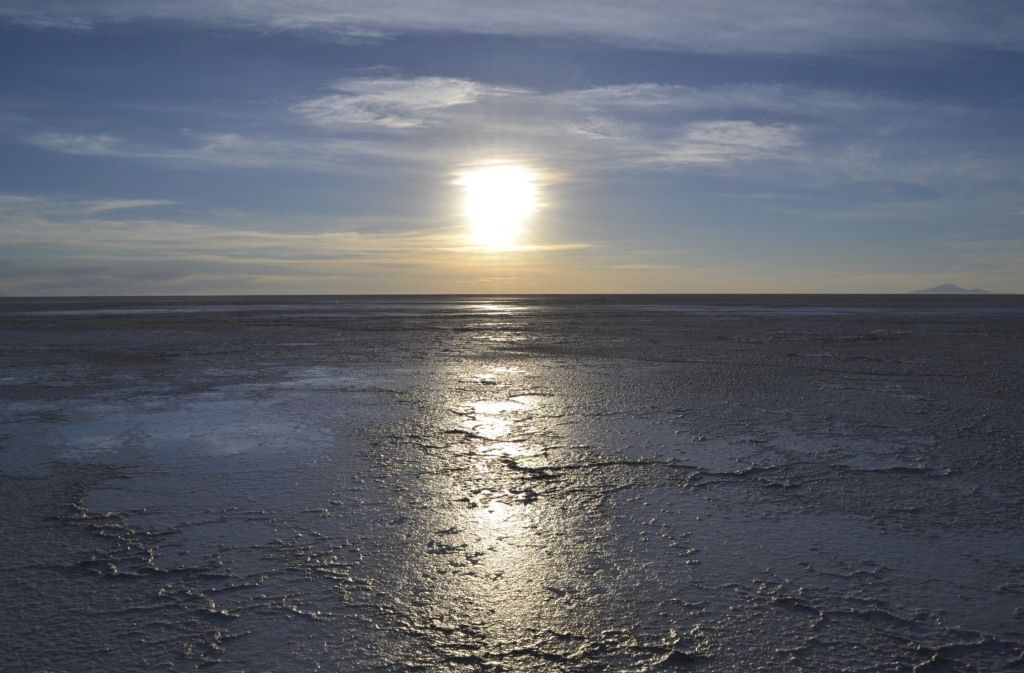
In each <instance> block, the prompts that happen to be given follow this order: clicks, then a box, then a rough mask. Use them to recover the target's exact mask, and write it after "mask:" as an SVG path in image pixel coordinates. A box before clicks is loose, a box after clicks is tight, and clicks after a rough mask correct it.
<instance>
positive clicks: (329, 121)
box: [291, 77, 523, 129]
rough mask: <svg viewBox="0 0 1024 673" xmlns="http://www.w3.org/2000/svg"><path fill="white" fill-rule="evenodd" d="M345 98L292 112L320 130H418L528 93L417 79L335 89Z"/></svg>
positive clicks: (351, 82) (366, 81) (349, 82)
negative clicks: (446, 114)
mask: <svg viewBox="0 0 1024 673" xmlns="http://www.w3.org/2000/svg"><path fill="white" fill-rule="evenodd" d="M332 88H333V89H335V90H336V91H338V92H339V93H337V94H332V95H330V96H324V97H322V98H315V99H312V100H308V101H304V102H302V103H299V104H297V105H294V106H292V107H291V111H292V112H294V113H295V114H297V115H299V116H300V117H302V118H303V119H305V120H306V121H308V122H309V123H311V124H314V125H316V126H323V127H327V128H335V127H345V126H359V125H366V126H383V127H386V128H393V129H400V128H414V127H420V126H429V125H432V124H433V123H435V120H434V119H433V115H434V114H435V113H436V112H437V111H439V110H444V109H446V108H451V107H455V106H458V105H468V104H470V103H475V102H477V101H478V100H480V99H481V98H482V97H484V96H502V95H510V94H516V93H523V92H522V90H519V89H511V88H503V87H496V86H488V85H485V84H482V83H480V82H474V81H470V80H465V79H455V78H450V77H419V78H415V79H400V78H397V77H394V78H384V79H370V78H360V79H346V80H341V81H339V82H337V83H336V84H335V85H334V86H333V87H332Z"/></svg>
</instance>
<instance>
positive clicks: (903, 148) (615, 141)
mask: <svg viewBox="0 0 1024 673" xmlns="http://www.w3.org/2000/svg"><path fill="white" fill-rule="evenodd" d="M332 89H333V91H332V92H331V93H329V94H327V95H319V96H310V97H309V98H307V99H305V100H301V101H298V102H295V103H291V104H290V105H287V106H281V107H279V108H278V109H277V111H276V114H277V115H278V120H277V121H278V122H279V123H277V125H276V126H274V127H272V128H271V127H268V128H267V130H265V131H263V132H262V133H255V132H252V131H250V132H247V133H242V132H238V131H234V130H225V131H223V132H203V133H198V132H193V131H182V132H181V133H180V134H179V136H178V137H179V138H180V142H179V143H176V144H168V143H167V140H166V136H164V137H163V138H162V139H161V140H160V141H155V140H149V141H146V140H142V139H131V138H121V137H117V136H115V135H113V134H112V133H105V134H97V135H83V134H72V133H66V132H62V131H60V130H51V131H46V132H39V133H35V134H34V135H31V136H30V137H29V142H31V143H32V144H34V145H36V146H37V147H42V148H45V149H48V150H51V151H55V152H61V153H67V154H77V155H88V154H91V155H96V156H119V157H124V158H130V159H144V160H149V161H158V162H166V163H170V164H173V165H182V166H199V167H203V166H206V167H238V168H256V169H258V168H273V169H278V170H279V169H291V170H303V171H314V172H321V173H330V174H344V173H349V172H359V173H363V174H365V173H366V172H367V171H368V170H371V165H370V164H371V163H373V162H377V163H378V164H379V165H380V166H382V167H383V166H389V167H390V168H388V170H403V171H408V170H421V171H428V172H433V173H435V174H436V172H437V171H438V170H439V169H440V170H445V169H446V168H451V167H452V166H454V165H456V164H460V163H466V162H467V161H472V160H475V159H481V158H482V159H487V158H492V157H493V155H495V154H498V155H500V154H507V153H508V149H507V148H512V149H513V150H514V151H516V152H518V153H519V155H520V157H521V158H523V159H525V160H533V161H535V162H537V163H538V164H540V165H546V166H550V167H552V168H555V169H557V170H564V171H567V172H571V173H574V174H577V175H579V174H582V173H593V172H601V171H607V170H613V169H614V170H618V169H628V170H652V169H657V170H674V171H687V170H701V171H714V170H723V169H730V168H732V167H735V166H737V165H744V164H748V165H754V164H763V163H765V162H784V163H785V165H786V166H787V167H788V169H794V170H803V171H804V173H805V175H806V177H807V179H809V180H812V181H815V182H819V183H820V182H821V181H824V180H832V181H837V182H843V181H846V182H856V181H871V180H873V181H878V180H895V181H901V182H908V183H914V184H926V183H936V182H942V181H945V182H947V183H949V182H952V181H953V180H960V181H967V182H970V181H977V180H979V179H982V178H983V177H985V176H988V177H987V178H986V179H992V180H996V179H1006V178H1007V176H1013V175H1016V174H1017V170H1018V168H1019V165H1020V161H1019V159H1018V158H1017V155H1016V154H1015V153H1013V152H1009V151H1008V150H1007V148H1005V147H993V148H990V149H989V150H987V151H988V152H989V153H990V154H986V153H985V151H986V150H985V148H984V147H983V146H981V145H979V144H977V143H975V142H973V135H972V133H973V130H974V129H973V128H964V125H965V124H967V125H969V120H971V119H976V118H977V116H976V115H975V116H973V117H972V115H971V114H969V113H970V112H971V111H970V110H966V109H964V108H961V107H954V106H950V105H936V104H934V103H933V102H931V101H922V100H909V99H900V98H896V97H893V96H891V95H890V96H883V95H873V94H870V93H867V94H865V93H859V92H858V93H853V92H846V91H838V90H830V89H822V88H812V87H805V86H795V85H790V86H782V85H725V86H708V87H692V86H679V85H666V84H656V83H643V82H641V83H631V84H622V85H615V86H602V87H591V88H585V89H567V90H562V91H539V90H530V89H526V88H522V87H505V86H496V85H492V84H487V83H484V82H479V81H474V80H469V79H465V78H446V77H401V76H397V75H388V76H384V77H361V78H349V79H343V80H339V81H337V82H335V84H334V85H333V87H332ZM280 122H287V123H280ZM295 122H299V124H296V123H295ZM948 129H956V130H957V133H948V132H947V130H948ZM956 138H962V139H967V142H968V143H969V144H963V143H964V142H965V141H964V140H961V141H957V140H956ZM956 142H961V143H962V146H961V147H957V146H956V144H955V143H956ZM488 155H490V156H488ZM939 157H942V159H943V160H942V161H937V158H939ZM382 170H383V168H382Z"/></svg>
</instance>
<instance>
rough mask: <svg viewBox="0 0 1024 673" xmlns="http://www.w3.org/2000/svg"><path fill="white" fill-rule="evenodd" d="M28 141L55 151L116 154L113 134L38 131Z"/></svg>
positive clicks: (115, 142) (116, 143)
mask: <svg viewBox="0 0 1024 673" xmlns="http://www.w3.org/2000/svg"><path fill="white" fill-rule="evenodd" d="M29 142H31V143H32V144H33V145H37V146H39V147H43V148H46V149H48V150H53V151H55V152H63V153H64V154H86V155H111V154H117V145H118V141H117V139H116V138H114V137H113V136H109V135H82V134H74V133H40V134H38V135H34V136H32V137H31V138H30V139H29Z"/></svg>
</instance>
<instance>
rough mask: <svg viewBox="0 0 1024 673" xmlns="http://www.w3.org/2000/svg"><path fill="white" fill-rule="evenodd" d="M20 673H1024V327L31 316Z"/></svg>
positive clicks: (619, 318) (569, 309)
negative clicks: (156, 672) (318, 672)
mask: <svg viewBox="0 0 1024 673" xmlns="http://www.w3.org/2000/svg"><path fill="white" fill-rule="evenodd" d="M0 348H2V350H0V399H2V400H3V403H2V406H0V422H2V425H0V508H2V511H3V519H2V524H0V536H2V540H0V541H2V547H0V570H2V572H3V579H4V581H3V583H2V584H0V608H2V610H0V633H2V634H3V638H2V639H0V661H3V662H4V663H3V670H5V671H12V672H21V671H26V672H27V671H96V672H100V671H102V672H104V673H109V672H117V671H139V670H166V671H198V670H201V669H202V670H214V671H218V670H223V671H307V670H308V671H313V670H322V671H353V672H356V671H359V672H362V671H417V670H419V671H452V672H466V673H468V672H475V671H481V672H482V671H487V672H517V671H539V672H541V673H545V672H563V671H564V672H569V671H580V672H582V671H587V672H597V671H674V670H693V671H736V672H740V671H743V672H748V671H808V672H810V671H815V672H820V671H908V672H910V671H919V672H920V671H965V672H966V671H1016V670H1021V669H1022V668H1024V654H1022V651H1024V527H1022V525H1021V524H1022V523H1024V522H1022V518H1024V480H1022V477H1024V474H1022V472H1024V465H1022V461H1021V456H1022V452H1024V431H1022V421H1021V413H1020V410H1021V409H1022V408H1024V404H1022V402H1024V390H1022V381H1024V377H1022V374H1024V371H1022V370H1024V300H1021V299H1019V298H1015V297H964V298H954V297H900V296H896V297H758V296H746V297H694V296H680V297H666V296H659V297H626V296H616V297H606V298H603V297H489V298H483V297H419V298H416V297H377V298H370V297H362V298H358V297H357V298H345V297H294V298H290V297H272V298H230V297H228V298H160V299H145V298H132V299H113V300H94V299H89V300H86V299H78V300H4V301H3V303H2V304H0Z"/></svg>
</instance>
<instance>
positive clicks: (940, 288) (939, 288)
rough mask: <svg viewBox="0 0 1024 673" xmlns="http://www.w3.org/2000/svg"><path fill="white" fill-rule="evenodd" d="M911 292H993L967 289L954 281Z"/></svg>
mask: <svg viewBox="0 0 1024 673" xmlns="http://www.w3.org/2000/svg"><path fill="white" fill-rule="evenodd" d="M911 294H992V293H991V292H989V291H988V290H977V289H975V290H967V289H964V288H962V287H959V286H957V285H953V284H952V283H943V284H942V285H936V286H935V287H930V288H928V289H927V290H915V291H914V292H911Z"/></svg>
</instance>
